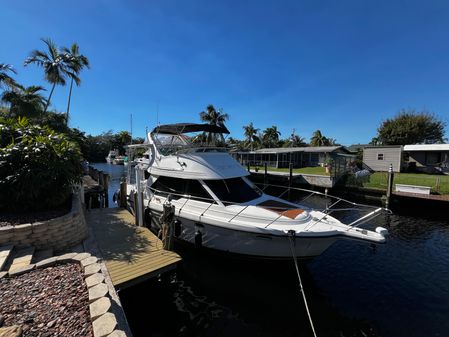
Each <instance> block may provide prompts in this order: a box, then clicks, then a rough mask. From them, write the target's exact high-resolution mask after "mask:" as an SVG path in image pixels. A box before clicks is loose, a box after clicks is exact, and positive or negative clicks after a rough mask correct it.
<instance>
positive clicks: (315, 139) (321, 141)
mask: <svg viewBox="0 0 449 337" xmlns="http://www.w3.org/2000/svg"><path fill="white" fill-rule="evenodd" d="M310 145H311V146H327V145H329V140H328V139H327V138H326V137H324V136H323V134H322V133H321V131H320V130H316V131H315V132H314V133H313V134H312V138H310Z"/></svg>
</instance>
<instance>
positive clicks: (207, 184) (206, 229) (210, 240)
mask: <svg viewBox="0 0 449 337" xmlns="http://www.w3.org/2000/svg"><path fill="white" fill-rule="evenodd" d="M195 132H196V133H198V132H201V133H205V134H209V133H210V134H224V133H225V134H226V133H229V131H228V130H227V129H226V128H225V127H222V126H215V125H209V124H188V123H180V124H171V125H161V126H158V127H156V128H155V129H154V130H153V131H152V132H150V133H149V134H148V141H147V143H145V144H143V145H141V146H143V147H145V148H146V152H145V154H144V157H143V158H142V159H140V160H138V161H137V163H138V164H137V165H136V166H135V170H137V171H140V172H136V173H137V174H136V176H137V177H141V178H139V180H140V181H139V182H138V183H137V184H136V183H134V184H131V183H128V187H127V188H128V195H129V193H133V192H136V191H141V192H143V199H144V201H143V204H144V207H145V208H146V215H147V216H146V218H147V219H151V220H150V221H149V222H151V224H150V223H147V226H151V228H152V229H155V230H156V231H157V230H158V229H159V228H160V223H159V218H160V216H161V214H162V212H163V207H164V204H165V203H167V202H170V203H171V204H172V205H174V207H175V218H176V221H175V229H174V236H175V237H176V238H177V239H179V240H182V241H184V242H188V243H191V244H194V245H196V246H202V247H206V248H210V249H214V250H218V251H223V252H230V253H235V254H241V255H245V256H251V257H258V258H291V257H292V249H293V252H294V254H295V255H296V257H299V258H309V257H314V256H317V255H320V254H321V253H322V252H324V251H325V250H326V249H327V248H328V247H329V246H330V245H332V243H334V242H335V241H336V240H339V239H350V240H357V241H360V242H365V243H369V244H371V243H384V242H385V240H386V235H387V234H388V231H387V230H386V229H385V228H382V227H377V228H376V229H375V230H374V231H372V230H367V229H363V228H359V227H358V226H359V225H361V224H362V223H365V222H366V221H368V220H370V219H372V218H373V217H375V216H377V215H379V214H380V213H381V211H382V210H383V209H382V208H376V207H372V206H366V207H368V208H367V209H368V211H367V212H366V214H365V213H363V215H361V213H358V212H359V211H360V209H361V207H359V206H361V205H358V204H355V203H352V202H348V203H349V205H350V207H346V208H344V209H337V208H336V205H337V204H342V203H343V202H347V201H345V200H343V199H341V198H336V197H333V198H334V199H332V200H333V201H332V204H331V205H328V206H327V207H325V208H324V209H315V208H312V207H310V206H306V205H305V204H297V203H293V202H289V201H286V200H283V199H280V198H278V197H275V196H272V195H269V194H266V193H264V192H263V191H262V190H261V189H260V188H258V187H257V186H256V185H255V184H254V183H253V182H252V181H251V180H250V179H249V178H248V176H249V173H248V172H247V171H246V170H245V169H244V168H243V167H242V166H241V165H240V164H239V163H238V162H237V161H236V160H235V159H234V158H232V156H231V155H229V154H228V152H227V150H226V148H224V147H218V146H214V145H210V144H202V143H198V142H195V141H192V140H195V139H206V138H209V139H210V137H205V136H204V137H199V138H198V137H197V138H193V137H189V136H188V134H190V133H195ZM130 167H131V166H130ZM130 170H131V168H130ZM320 194H321V193H318V192H313V191H310V195H309V194H308V195H309V196H312V195H313V196H316V195H320ZM323 198H324V195H323ZM326 198H328V199H326V200H330V199H329V197H328V196H326ZM131 199H132V198H130V200H131ZM339 210H341V211H345V212H348V211H354V212H357V214H356V215H357V217H352V220H351V222H350V223H349V224H345V223H342V222H341V221H339V220H338V219H337V218H336V217H334V216H332V215H334V214H336V213H337V212H338V211H339ZM331 214H332V215H331ZM292 242H293V244H292Z"/></svg>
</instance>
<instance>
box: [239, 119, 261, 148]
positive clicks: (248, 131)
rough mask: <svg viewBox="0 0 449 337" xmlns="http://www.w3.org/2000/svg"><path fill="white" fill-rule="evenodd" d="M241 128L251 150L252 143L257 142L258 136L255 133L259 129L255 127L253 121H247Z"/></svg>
mask: <svg viewBox="0 0 449 337" xmlns="http://www.w3.org/2000/svg"><path fill="white" fill-rule="evenodd" d="M243 130H245V133H244V134H245V137H246V144H249V145H250V149H251V151H252V150H253V143H254V142H255V143H259V142H260V138H259V137H258V136H257V133H258V132H259V129H256V128H255V127H254V125H253V123H252V122H251V123H249V124H248V125H246V126H244V127H243Z"/></svg>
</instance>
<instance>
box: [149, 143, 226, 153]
mask: <svg viewBox="0 0 449 337" xmlns="http://www.w3.org/2000/svg"><path fill="white" fill-rule="evenodd" d="M156 148H157V150H158V151H159V153H160V154H162V155H163V156H169V155H177V154H183V153H189V152H227V151H228V149H227V148H226V147H224V146H216V145H202V144H196V143H194V144H187V145H179V144H177V145H175V144H173V145H172V144H168V145H156Z"/></svg>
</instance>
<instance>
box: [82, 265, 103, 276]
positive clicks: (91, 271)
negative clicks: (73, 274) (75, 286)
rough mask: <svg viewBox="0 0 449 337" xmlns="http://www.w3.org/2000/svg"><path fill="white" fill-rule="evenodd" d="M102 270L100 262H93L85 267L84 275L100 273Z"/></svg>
mask: <svg viewBox="0 0 449 337" xmlns="http://www.w3.org/2000/svg"><path fill="white" fill-rule="evenodd" d="M100 270H101V266H100V265H99V264H98V263H94V264H91V265H89V266H87V267H86V268H84V276H86V277H87V276H90V275H93V274H95V273H98V272H99V271H100Z"/></svg>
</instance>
